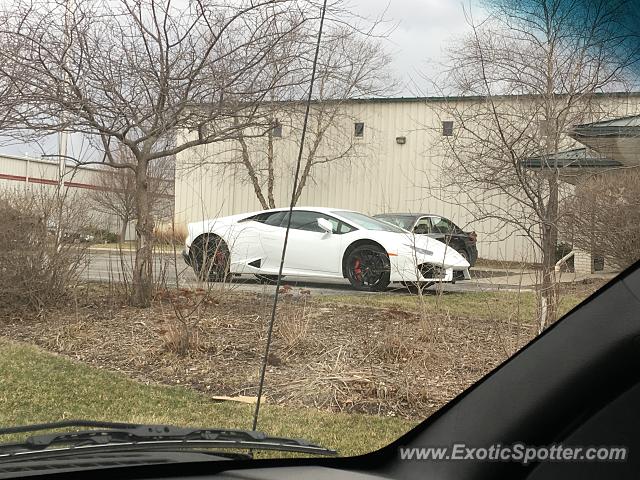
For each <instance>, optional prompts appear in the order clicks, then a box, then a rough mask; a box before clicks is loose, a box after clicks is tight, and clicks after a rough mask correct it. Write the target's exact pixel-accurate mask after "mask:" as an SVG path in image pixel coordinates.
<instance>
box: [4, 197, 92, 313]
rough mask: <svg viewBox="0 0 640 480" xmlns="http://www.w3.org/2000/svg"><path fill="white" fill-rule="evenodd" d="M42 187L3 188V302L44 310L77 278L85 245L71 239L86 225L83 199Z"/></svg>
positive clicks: (67, 289)
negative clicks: (27, 189)
mask: <svg viewBox="0 0 640 480" xmlns="http://www.w3.org/2000/svg"><path fill="white" fill-rule="evenodd" d="M76 200H77V198H68V199H66V201H64V203H62V206H61V208H58V207H59V206H60V202H59V201H57V200H56V199H55V198H53V197H52V196H51V195H47V194H46V193H43V192H36V193H34V192H22V191H17V190H16V191H4V192H0V224H1V225H2V228H1V229H0V304H5V305H11V306H23V307H28V308H32V309H35V310H41V309H42V308H44V307H46V306H52V305H55V304H56V303H58V302H60V301H61V300H63V299H64V298H65V297H66V296H67V292H69V290H70V288H71V287H73V286H75V285H76V284H77V282H78V280H79V276H80V273H81V271H82V268H83V267H84V257H85V251H86V248H85V247H84V246H83V245H82V244H80V243H76V242H74V241H73V240H71V239H72V238H74V235H75V233H76V232H78V231H79V230H80V229H81V227H82V224H83V221H82V220H83V213H82V210H81V208H80V207H81V205H82V202H79V201H78V202H76Z"/></svg>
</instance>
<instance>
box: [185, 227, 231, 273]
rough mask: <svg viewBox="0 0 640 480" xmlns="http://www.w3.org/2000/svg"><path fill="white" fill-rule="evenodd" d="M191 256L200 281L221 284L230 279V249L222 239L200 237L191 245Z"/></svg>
mask: <svg viewBox="0 0 640 480" xmlns="http://www.w3.org/2000/svg"><path fill="white" fill-rule="evenodd" d="M189 255H190V256H191V265H193V271H194V272H195V274H196V276H197V277H198V279H200V280H202V281H205V282H206V281H208V282H221V281H224V280H226V279H227V278H228V277H229V259H230V254H229V248H228V247H227V244H226V243H225V241H224V240H222V239H221V238H220V237H217V236H214V235H207V236H202V237H198V238H197V239H196V240H194V242H193V244H191V248H190V249H189Z"/></svg>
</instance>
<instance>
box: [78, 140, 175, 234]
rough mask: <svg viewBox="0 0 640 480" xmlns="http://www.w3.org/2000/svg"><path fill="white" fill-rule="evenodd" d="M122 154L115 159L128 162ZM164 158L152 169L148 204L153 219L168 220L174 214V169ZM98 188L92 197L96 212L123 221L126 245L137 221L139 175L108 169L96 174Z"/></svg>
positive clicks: (123, 170)
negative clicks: (130, 226) (134, 221)
mask: <svg viewBox="0 0 640 480" xmlns="http://www.w3.org/2000/svg"><path fill="white" fill-rule="evenodd" d="M122 155H124V151H122V150H121V151H120V152H119V153H118V154H117V155H114V156H113V158H114V160H115V161H117V162H118V163H127V161H126V160H125V159H124V158H123V157H122ZM171 167H172V165H170V162H168V161H165V159H161V160H159V161H158V162H156V163H154V164H153V165H152V166H151V167H150V170H149V179H148V180H149V199H150V200H149V202H150V205H151V212H152V213H153V215H154V218H156V219H157V218H162V219H166V218H169V216H170V215H171V214H172V206H173V195H172V192H173V188H172V184H173V169H172V168H171ZM95 185H96V189H95V190H92V191H91V193H90V194H89V199H90V201H91V202H92V206H93V207H94V209H95V210H96V211H97V212H100V213H103V214H106V215H112V216H115V217H117V218H118V220H119V221H120V234H119V237H118V238H119V239H120V242H124V241H125V238H126V234H127V229H128V227H129V223H130V222H131V221H133V220H136V175H135V171H133V170H132V169H130V168H108V169H101V170H98V171H96V180H95Z"/></svg>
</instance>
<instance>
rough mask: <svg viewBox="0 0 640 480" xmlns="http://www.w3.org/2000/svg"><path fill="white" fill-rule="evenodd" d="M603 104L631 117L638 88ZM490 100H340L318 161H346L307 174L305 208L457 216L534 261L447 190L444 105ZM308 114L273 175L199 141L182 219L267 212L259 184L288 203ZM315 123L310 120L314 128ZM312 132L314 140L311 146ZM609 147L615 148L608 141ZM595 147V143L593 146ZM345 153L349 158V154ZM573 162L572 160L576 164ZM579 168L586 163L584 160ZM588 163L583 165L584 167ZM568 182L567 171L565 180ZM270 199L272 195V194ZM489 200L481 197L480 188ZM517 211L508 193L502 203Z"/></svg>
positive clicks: (281, 127)
mask: <svg viewBox="0 0 640 480" xmlns="http://www.w3.org/2000/svg"><path fill="white" fill-rule="evenodd" d="M600 100H601V101H602V102H604V103H606V104H607V106H608V111H611V112H612V116H616V117H625V116H630V115H636V114H638V113H639V112H640V95H638V94H602V95H601V99H600ZM482 101H485V100H483V99H481V98H477V97H474V98H471V97H458V98H446V99H445V98H437V97H436V98H397V99H369V100H353V101H349V102H346V103H344V104H342V105H341V107H340V108H341V109H343V112H342V115H341V117H340V120H339V122H337V123H336V125H333V126H331V127H330V132H329V133H328V134H326V137H327V138H330V139H331V140H332V144H330V145H324V146H320V150H322V149H323V148H324V151H322V152H320V153H318V155H317V157H318V158H324V159H328V158H330V157H332V156H333V157H334V158H337V159H336V160H334V161H330V162H329V161H328V162H326V163H322V162H318V163H317V164H316V165H314V167H313V171H312V175H311V176H310V177H309V179H308V180H307V185H306V186H305V188H304V190H303V191H302V194H301V196H300V198H299V200H298V201H297V205H298V206H305V205H309V206H322V207H335V208H347V209H353V210H357V211H361V212H364V213H368V214H376V213H382V212H429V213H435V214H440V215H443V216H445V217H448V218H450V219H452V220H453V221H454V222H455V223H457V224H458V225H459V226H460V227H462V228H463V229H465V230H467V229H468V230H475V231H476V232H477V233H478V250H479V254H480V257H482V258H485V259H493V260H507V261H535V260H536V259H537V257H536V251H535V249H534V248H533V247H532V245H531V244H530V241H529V240H528V239H527V237H526V236H525V235H523V234H522V232H520V231H518V230H516V229H514V228H513V227H511V228H504V227H499V226H498V225H499V222H497V221H495V220H493V219H490V218H489V219H485V220H483V221H477V220H475V217H476V216H475V215H474V205H473V204H465V203H463V202H458V201H457V199H456V198H447V197H445V196H443V194H442V188H441V187H442V184H443V178H444V175H443V171H442V169H443V165H444V162H443V159H444V155H445V153H444V149H443V137H446V136H448V135H451V134H452V133H453V132H454V131H455V129H456V124H455V122H453V121H451V120H450V119H448V118H444V117H443V113H442V112H443V109H442V105H443V103H444V102H457V103H458V104H459V105H462V106H463V107H464V106H469V107H472V106H473V105H474V104H477V102H482ZM502 101H512V102H526V101H527V99H526V98H521V97H507V98H506V100H505V98H503V99H502ZM300 120H301V119H300V116H293V117H288V118H278V119H277V123H276V127H275V128H274V130H273V132H272V135H273V137H274V138H273V140H274V141H273V143H272V147H273V150H274V152H273V155H272V158H273V159H274V162H276V163H277V164H278V166H277V167H276V168H274V175H273V177H274V178H273V179H272V180H270V179H269V178H268V176H267V175H266V174H265V168H266V165H265V163H264V161H262V163H260V162H258V165H257V168H256V172H255V177H256V181H255V182H253V181H251V179H250V178H249V177H248V175H247V170H246V168H244V165H243V157H242V155H243V149H242V148H240V147H239V146H238V145H237V143H235V142H233V141H227V142H222V143H219V144H212V145H209V146H206V147H197V148H194V149H191V150H188V151H184V152H182V153H181V154H179V155H178V158H177V161H176V185H175V188H176V190H175V202H176V206H175V215H176V224H178V225H179V224H185V223H188V222H193V221H198V220H202V219H206V218H215V217H219V216H225V215H231V214H237V213H242V212H249V211H255V210H261V209H262V208H263V207H262V204H261V202H260V201H259V199H258V197H257V195H256V184H257V185H258V186H259V187H260V188H262V189H265V188H266V185H267V183H268V182H270V181H271V182H272V183H273V185H274V188H273V195H272V196H273V201H274V203H275V205H276V206H279V207H282V206H287V205H288V203H289V199H290V196H291V190H292V180H293V171H294V164H295V159H296V156H297V153H298V150H297V149H298V143H297V140H298V138H299V135H298V134H297V132H299V126H300V125H301V121H300ZM313 126H314V119H313V118H311V119H310V129H311V130H312V129H313ZM566 133H567V135H566V138H565V143H566V144H567V150H573V149H576V148H581V147H585V145H582V144H581V143H579V142H578V141H580V142H581V141H582V140H581V139H580V138H578V133H579V131H578V130H576V133H575V135H573V136H571V135H569V133H570V132H566ZM312 141H313V136H312V137H311V139H309V137H307V142H312ZM609 146H610V145H609ZM587 147H589V148H590V149H591V148H592V147H593V148H595V146H593V145H591V144H587ZM245 150H246V151H245V152H244V153H245V154H247V155H262V156H264V153H265V152H264V150H265V147H264V140H261V139H257V140H256V139H249V140H247V142H246V149H245ZM637 151H638V150H635V151H633V149H626V150H625V152H627V153H626V155H627V157H628V156H629V155H631V156H632V157H633V155H636V156H635V157H633V158H626V159H625V162H626V163H625V164H629V162H631V164H634V162H635V164H636V165H637V164H639V163H640V160H639V159H638V157H637V154H636V153H635V152H637ZM341 152H342V157H340V154H341ZM630 152H632V153H630ZM609 155H613V156H614V157H615V155H616V152H615V151H614V150H613V149H611V148H607V151H606V152H603V155H602V157H607V158H608V159H609V160H611V161H613V162H614V163H607V162H606V161H604V160H603V161H602V162H600V163H599V164H597V165H595V167H594V166H593V165H591V166H590V168H583V169H581V170H580V169H577V170H578V173H576V169H571V170H572V172H571V179H569V180H570V181H567V182H566V186H567V188H573V184H575V183H576V182H575V176H576V175H578V176H579V175H581V174H591V173H593V170H594V168H596V169H598V168H599V167H606V166H611V165H617V164H618V163H616V162H617V161H618V159H617V158H611V157H610V156H609ZM575 165H576V163H575V162H568V163H567V166H568V167H571V166H575ZM578 165H579V164H578ZM583 166H584V165H583ZM561 178H562V176H561ZM263 196H265V197H266V195H263ZM478 196H479V198H481V193H480V192H479V193H478ZM501 201H502V202H504V204H503V208H510V201H509V199H508V198H504V199H502V200H501Z"/></svg>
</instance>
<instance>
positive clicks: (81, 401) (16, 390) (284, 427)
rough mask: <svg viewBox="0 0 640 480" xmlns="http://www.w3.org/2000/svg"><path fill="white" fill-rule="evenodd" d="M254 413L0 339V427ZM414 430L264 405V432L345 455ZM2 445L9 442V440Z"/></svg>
mask: <svg viewBox="0 0 640 480" xmlns="http://www.w3.org/2000/svg"><path fill="white" fill-rule="evenodd" d="M252 409H253V407H252V406H250V405H244V404H236V403H231V402H222V403H215V402H213V401H211V400H210V399H209V398H208V397H207V396H206V395H204V394H200V393H197V392H194V391H192V390H188V389H186V388H182V387H165V386H157V385H144V384H142V383H138V382H135V381H133V380H130V379H128V378H127V377H125V376H124V375H121V374H117V373H112V372H107V371H104V370H100V369H96V368H93V367H89V366H87V365H84V364H80V363H78V362H75V361H72V360H69V359H66V358H64V357H61V356H57V355H53V354H50V353H46V352H44V351H43V350H41V349H39V348H36V347H32V346H27V345H24V344H20V343H16V342H13V341H9V340H7V339H3V338H1V337H0V425H3V426H13V425H23V424H29V423H39V422H49V421H56V420H62V419H73V418H76V419H77V418H82V419H93V420H110V421H122V422H136V423H160V424H174V425H181V426H187V425H190V426H206V427H230V428H242V429H249V428H250V427H251V418H252ZM413 425H414V423H413V422H410V421H407V420H402V419H398V418H391V417H387V418H384V417H376V416H369V415H359V414H342V413H329V412H320V411H317V410H314V409H311V408H308V409H307V408H283V407H278V406H272V405H264V406H263V407H262V409H261V417H260V423H259V430H262V431H264V432H268V433H269V434H272V435H278V436H286V437H297V438H306V439H308V440H311V441H314V442H317V443H319V444H321V445H323V446H326V447H331V448H334V449H336V450H338V452H339V453H340V455H355V454H359V453H365V452H368V451H371V450H375V449H377V448H379V447H382V446H384V445H386V444H387V443H389V442H390V441H391V440H393V439H395V438H397V437H398V436H400V435H401V434H402V433H404V432H405V431H407V430H409V429H410V428H411V427H412V426H413ZM2 441H7V439H3V440H2Z"/></svg>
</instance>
